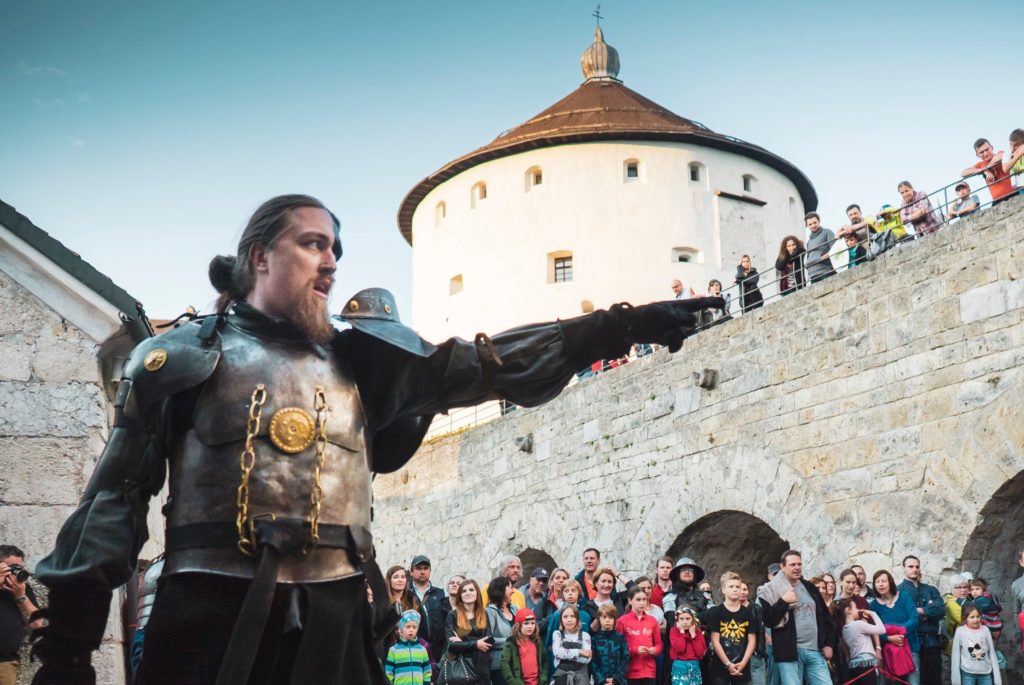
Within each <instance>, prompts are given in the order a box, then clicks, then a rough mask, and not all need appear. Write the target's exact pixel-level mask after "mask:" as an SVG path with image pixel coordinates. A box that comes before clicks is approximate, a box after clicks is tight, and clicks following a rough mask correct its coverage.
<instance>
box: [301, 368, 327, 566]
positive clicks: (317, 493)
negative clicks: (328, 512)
mask: <svg viewBox="0 0 1024 685" xmlns="http://www.w3.org/2000/svg"><path fill="white" fill-rule="evenodd" d="M313 406H314V407H315V408H316V462H315V463H314V465H313V489H312V490H311V491H310V493H309V501H310V502H311V503H312V505H313V506H312V507H310V510H309V539H310V542H311V543H312V545H311V546H312V547H316V545H317V544H318V543H319V542H320V528H319V526H320V505H321V504H323V501H324V491H323V487H322V485H323V484H322V483H321V482H320V473H321V471H323V468H324V459H325V458H326V456H327V414H328V412H330V408H329V407H328V406H327V397H326V396H325V395H324V387H323V386H322V385H318V386H316V399H315V400H314V405H313ZM307 551H308V550H307Z"/></svg>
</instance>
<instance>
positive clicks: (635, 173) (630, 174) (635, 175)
mask: <svg viewBox="0 0 1024 685" xmlns="http://www.w3.org/2000/svg"><path fill="white" fill-rule="evenodd" d="M642 172H643V168H642V166H641V164H640V160H639V159H627V160H626V161H624V162H623V163H622V180H623V181H626V182H627V183H629V182H631V181H639V180H640V178H641V176H640V175H641V173H642Z"/></svg>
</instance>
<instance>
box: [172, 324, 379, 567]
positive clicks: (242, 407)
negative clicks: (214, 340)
mask: <svg viewBox="0 0 1024 685" xmlns="http://www.w3.org/2000/svg"><path fill="white" fill-rule="evenodd" d="M260 384H262V385H263V386H264V387H265V390H266V399H265V402H264V404H263V406H262V410H261V411H260V425H259V430H258V431H257V432H256V433H255V436H254V439H253V440H252V446H253V452H254V455H255V459H254V464H253V467H252V470H251V472H250V474H249V478H248V485H249V498H248V514H249V515H250V516H256V517H259V516H267V517H269V516H270V515H273V516H276V517H280V518H293V519H305V520H309V518H310V514H311V500H310V497H311V492H312V490H313V486H314V470H315V465H316V456H317V443H316V440H315V434H316V431H315V423H314V422H315V420H316V419H315V417H316V416H317V410H316V397H317V389H318V388H322V390H323V395H324V399H325V400H326V404H327V407H328V411H327V412H326V414H325V416H326V425H325V434H326V439H325V443H326V444H325V445H324V446H323V449H324V453H325V454H324V457H325V458H324V462H323V467H322V472H321V479H320V480H321V488H322V492H323V499H322V505H321V509H320V513H319V516H318V520H319V523H320V524H336V525H359V526H363V527H364V528H366V529H367V530H369V528H370V498H371V494H370V470H369V467H368V463H367V458H366V451H365V450H366V447H365V437H364V433H365V426H366V420H365V415H364V413H363V409H362V404H361V402H360V400H359V394H358V391H357V389H356V385H355V381H354V380H353V378H352V374H351V372H350V370H349V369H348V368H346V367H345V366H343V365H342V364H341V363H339V361H338V360H337V359H336V358H335V356H334V355H333V354H331V355H327V357H326V358H321V357H320V356H318V355H317V354H316V353H315V352H314V351H313V350H312V349H311V348H310V347H309V345H308V344H296V343H289V342H283V341H277V340H267V339H263V338H259V337H256V336H255V335H251V334H249V333H245V332H242V331H239V330H238V329H236V328H233V327H232V326H227V327H225V330H224V332H223V334H222V357H221V360H220V363H219V364H218V366H217V369H216V371H215V372H214V373H213V375H212V376H211V377H210V378H209V380H207V381H206V383H205V385H204V387H203V389H202V392H201V394H200V396H199V399H198V400H197V402H196V406H195V410H194V412H193V416H192V424H193V425H192V427H191V429H189V430H188V431H187V432H186V433H185V435H184V437H183V438H181V439H179V440H178V441H177V443H176V445H175V450H174V453H173V454H172V455H171V457H170V476H169V481H170V495H171V500H170V502H171V504H170V506H169V511H168V512H167V525H168V527H169V528H170V527H175V526H181V525H186V524H193V523H207V522H235V521H236V518H237V516H238V509H239V507H238V499H237V494H238V487H239V484H240V482H241V479H242V469H241V467H240V462H241V455H242V452H243V450H244V449H245V445H246V433H247V426H248V425H249V419H250V407H249V405H250V403H251V398H252V396H253V391H254V390H255V389H256V387H257V386H258V385H260ZM257 564H258V556H247V555H245V554H243V553H242V551H240V550H239V548H238V547H201V548H199V547H193V548H190V549H184V550H179V551H176V552H168V555H167V565H166V568H167V571H166V572H167V573H181V572H186V571H200V572H205V573H216V574H222V575H230V576H238V577H245V578H251V577H253V575H254V573H255V570H256V566H257ZM355 572H356V568H355V567H354V566H353V565H352V562H351V561H350V559H349V556H348V553H347V552H346V551H345V550H344V549H339V548H330V547H317V548H315V549H312V550H310V551H309V552H308V553H307V554H300V553H295V554H291V555H288V556H287V557H285V558H284V560H283V561H282V563H281V566H280V569H279V572H278V582H284V583H298V582H315V581H323V580H332V579H336V578H342V577H345V576H348V575H352V574H353V573H355Z"/></svg>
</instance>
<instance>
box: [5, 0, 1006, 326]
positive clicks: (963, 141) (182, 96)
mask: <svg viewBox="0 0 1024 685" xmlns="http://www.w3.org/2000/svg"><path fill="white" fill-rule="evenodd" d="M593 8H594V6H593V3H589V2H577V1H575V0H559V1H557V2H553V1H551V0H548V1H547V2H543V1H536V0H527V1H521V2H518V3H515V4H501V3H480V2H439V3H406V2H397V3H396V2H392V3H386V2H380V3H359V4H354V3H350V2H327V1H322V2H302V1H300V2H289V3H284V2H268V1H265V0H248V1H246V2H209V1H208V0H207V1H205V2H198V1H193V0H183V1H180V2H173V3H171V2H166V3H154V2H129V1H128V0H121V1H113V0H95V1H93V2H88V3H84V2H71V1H70V0H68V1H65V2H52V1H48V0H34V1H33V2H22V3H14V2H7V3H5V6H4V9H3V15H4V24H5V29H6V30H5V32H4V34H5V35H4V40H3V41H0V93H2V96H0V199H3V200H4V201H6V202H8V203H9V204H12V205H14V206H15V207H16V208H17V209H18V210H19V211H21V212H22V213H23V214H25V215H27V216H28V217H29V218H31V219H32V220H33V221H34V222H35V223H36V224H37V225H39V226H41V227H43V228H44V229H45V230H47V231H48V232H50V233H51V234H53V235H54V236H55V237H57V238H58V239H60V240H62V241H63V242H64V243H65V244H66V245H68V246H69V247H70V248H71V249H73V250H75V251H77V252H79V253H81V254H82V255H83V257H85V258H86V259H87V260H88V261H89V262H91V263H92V264H93V265H95V266H96V267H97V268H98V269H100V270H101V271H103V272H104V273H106V274H107V275H109V276H111V277H112V278H113V279H114V280H115V281H116V282H117V283H118V284H119V285H121V286H122V287H124V288H125V289H127V290H128V291H129V292H130V293H132V294H133V295H135V296H136V297H138V298H140V299H141V300H142V302H143V303H144V304H145V306H146V308H147V311H148V312H149V313H150V315H151V316H154V317H167V316H172V315H174V314H176V313H178V312H180V311H181V310H183V309H184V307H185V306H186V305H188V304H193V305H196V306H200V307H201V306H204V305H206V304H208V303H209V302H210V301H211V300H212V299H213V297H214V293H213V290H212V288H211V287H210V286H209V283H208V281H207V279H206V276H205V273H206V266H207V264H208V262H209V259H210V257H212V256H213V255H214V254H217V253H230V252H232V251H233V247H234V245H235V243H236V241H237V238H238V235H239V233H240V231H241V228H242V227H243V225H244V223H245V220H246V219H247V218H248V215H249V214H250V213H251V211H252V210H253V209H254V208H255V206H256V205H258V204H259V203H260V202H261V201H262V200H264V199H266V198H267V197H269V196H271V195H275V194H278V193H283V192H306V193H310V194H313V195H316V196H318V197H320V198H321V199H323V200H324V201H325V202H326V203H327V204H328V205H329V206H330V207H331V208H332V209H333V210H334V211H335V212H336V213H337V214H338V216H339V217H340V218H341V220H342V224H343V240H344V245H345V257H344V259H343V261H342V263H341V267H340V271H339V281H338V285H337V286H336V289H335V291H336V292H335V294H336V301H340V299H339V298H341V297H346V296H347V295H349V294H351V293H352V292H355V291H356V290H358V289H360V288H363V287H368V286H374V285H377V286H384V287H388V288H390V289H392V290H393V291H394V292H395V294H396V295H397V297H398V302H399V308H400V310H401V311H402V313H403V315H404V316H405V317H406V319H408V318H409V315H410V311H409V302H410V293H409V290H410V264H411V249H410V248H409V247H408V246H407V245H406V244H405V242H404V241H403V240H402V239H401V237H400V236H399V233H398V230H397V226H396V221H395V215H396V212H397V209H398V205H399V203H400V202H401V200H402V198H403V197H404V196H405V194H406V193H407V192H408V191H409V189H410V188H411V187H412V186H413V185H414V184H415V183H416V182H417V181H419V180H420V179H421V178H423V177H424V176H426V175H427V174H429V173H431V172H432V171H434V170H435V169H437V168H438V167H440V166H441V165H443V164H444V163H445V162H447V161H449V160H451V159H453V158H455V157H458V156H460V155H461V154H463V153H465V152H468V151H469V150H471V149H473V148H476V147H478V146H480V145H483V144H485V143H487V142H489V141H490V140H492V139H493V138H494V137H495V136H497V135H498V134H499V133H500V132H501V131H503V130H505V129H507V128H510V127H512V126H515V125H517V124H519V123H521V122H522V121H525V120H526V119H528V118H529V117H530V116H532V115H533V114H536V113H537V112H539V111H541V110H543V109H545V108H546V107H547V106H548V105H550V104H552V103H553V102H555V101H556V100H558V99H560V98H562V97H563V96H565V95H566V94H568V93H569V92H571V91H572V90H573V89H574V88H575V87H577V86H578V85H579V83H580V81H581V80H582V77H581V74H580V71H579V55H580V53H581V52H582V51H583V50H584V49H585V48H586V47H587V45H589V43H590V41H591V37H592V34H593V26H594V19H593V17H591V12H592V11H593ZM602 13H603V14H604V16H605V20H604V23H603V26H604V28H605V35H606V38H607V40H608V42H609V43H610V44H612V45H613V46H615V47H616V48H617V49H618V51H619V55H620V58H621V61H622V70H621V73H620V78H622V79H623V81H624V82H625V84H626V85H627V86H629V87H631V88H633V89H634V90H636V91H638V92H640V93H642V94H643V95H645V96H647V97H649V98H651V99H652V100H654V101H656V102H658V103H660V104H662V105H663V106H665V107H667V108H669V109H671V110H672V111H674V112H676V113H678V114H680V115H682V116H686V117H689V118H692V119H696V120H698V121H701V122H703V123H704V124H706V125H707V126H710V127H711V128H712V129H714V130H716V131H719V132H721V133H726V134H729V135H734V136H737V137H739V138H743V139H745V140H748V141H750V142H753V143H756V144H758V145H761V146H763V147H766V148H768V149H769V150H771V151H772V152H775V153H776V154H779V155H781V156H782V157H785V158H786V159H788V160H789V161H791V162H792V163H794V164H795V165H796V166H798V167H799V168H800V169H802V170H803V171H804V173H806V174H807V175H808V176H809V177H810V178H811V180H812V182H813V183H814V184H815V187H816V188H817V191H818V195H819V197H820V199H821V204H820V209H821V211H822V214H823V216H824V218H825V225H826V226H832V227H834V226H837V225H839V224H840V223H841V220H843V219H844V218H845V217H844V215H843V209H844V208H845V207H846V205H847V204H849V203H851V202H860V203H862V204H863V205H864V206H865V208H866V209H867V208H877V207H878V206H879V205H880V204H882V203H883V202H890V203H893V204H895V203H896V199H897V197H898V196H897V194H896V184H897V183H898V182H899V181H900V180H903V179H904V178H906V179H909V180H911V181H912V182H913V183H914V184H915V185H916V186H917V187H918V188H926V189H933V188H937V187H939V186H941V185H944V184H945V183H948V182H949V181H951V180H952V179H953V178H954V177H955V176H956V175H957V173H958V172H959V170H960V169H962V168H963V167H965V166H967V165H968V164H970V163H971V162H973V161H975V158H974V155H973V151H972V149H971V143H972V142H973V141H974V139H975V138H977V137H979V136H986V137H989V138H991V139H992V140H993V141H994V143H995V144H996V147H997V148H1003V147H1006V137H1007V135H1008V133H1009V131H1010V130H1011V129H1013V128H1016V127H1019V126H1024V88H1021V86H1020V85H1019V84H1020V79H1019V78H1017V77H1013V76H1011V75H1010V74H1012V73H1013V72H1014V70H1015V69H1017V68H1018V67H1019V64H1020V58H1019V51H1020V43H1019V40H1017V39H1013V38H1011V34H1010V33H1009V30H1010V29H1011V28H1012V27H1018V29H1019V27H1022V26H1024V3H1020V2H1016V1H1006V2H985V1H978V2H973V3H963V2H960V3H950V2H916V1H905V2H902V3H891V2H884V3H883V2H874V1H872V0H867V1H865V2H861V3H857V4H849V3H844V4H841V5H840V4H837V5H835V6H832V5H831V4H825V3H818V2H784V1H783V2H775V3H763V2H746V1H737V2H730V3H701V4H697V3H691V2H667V1H666V2H655V1H653V0H652V1H646V2H638V1H636V0H634V1H633V2H625V1H624V0H606V1H605V2H604V3H602ZM1013 86H1016V88H1014V87H1013ZM339 293H340V295H339Z"/></svg>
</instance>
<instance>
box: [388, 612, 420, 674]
mask: <svg viewBox="0 0 1024 685" xmlns="http://www.w3.org/2000/svg"><path fill="white" fill-rule="evenodd" d="M419 628H420V614H419V612H418V611H414V610H412V609H410V610H409V611H406V612H405V613H403V614H402V617H401V618H399V619H398V642H396V643H395V644H393V645H391V649H389V650H388V658H387V660H386V661H385V662H384V672H385V673H386V674H387V676H388V682H390V683H393V684H394V685H424V684H425V683H429V682H430V655H429V654H428V653H427V649H426V648H425V647H424V646H423V645H421V644H420V643H419V641H418V640H417V639H416V632H417V631H418V630H419Z"/></svg>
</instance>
